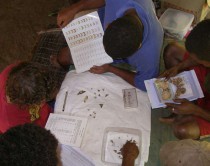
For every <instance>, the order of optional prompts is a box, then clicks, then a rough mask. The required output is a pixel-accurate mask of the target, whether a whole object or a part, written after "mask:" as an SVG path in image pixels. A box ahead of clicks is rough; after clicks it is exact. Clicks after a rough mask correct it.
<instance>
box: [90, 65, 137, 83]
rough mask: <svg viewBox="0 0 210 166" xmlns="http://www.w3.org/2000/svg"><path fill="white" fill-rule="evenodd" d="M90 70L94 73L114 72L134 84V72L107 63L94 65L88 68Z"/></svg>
mask: <svg viewBox="0 0 210 166" xmlns="http://www.w3.org/2000/svg"><path fill="white" fill-rule="evenodd" d="M90 72H91V73H95V74H102V73H106V72H111V73H114V74H115V75H117V76H119V77H121V78H122V79H124V80H125V81H127V82H128V83H129V84H131V85H133V86H135V85H134V77H135V73H134V72H130V71H127V70H123V69H119V68H117V67H114V66H111V65H109V64H105V65H102V66H94V67H92V68H91V69H90Z"/></svg>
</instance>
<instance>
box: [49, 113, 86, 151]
mask: <svg viewBox="0 0 210 166" xmlns="http://www.w3.org/2000/svg"><path fill="white" fill-rule="evenodd" d="M86 124H87V118H82V117H76V116H69V115H63V114H53V113H51V114H50V116H49V118H48V120H47V123H46V126H45V128H46V129H48V130H50V131H51V133H52V134H54V135H55V137H56V138H57V139H58V141H59V142H60V143H61V144H64V145H71V146H76V147H80V145H81V142H82V138H83V136H84V133H85V128H86Z"/></svg>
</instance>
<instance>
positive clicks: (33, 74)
mask: <svg viewBox="0 0 210 166" xmlns="http://www.w3.org/2000/svg"><path fill="white" fill-rule="evenodd" d="M51 77H52V76H50V73H49V72H45V71H43V69H42V68H41V67H40V66H39V65H38V64H33V63H29V62H25V63H18V64H12V65H10V66H8V67H7V68H6V69H5V70H4V71H3V72H2V73H1V74H0V90H1V92H0V132H5V131H6V130H8V129H9V128H10V127H12V126H15V125H18V124H24V123H31V122H32V123H36V124H38V125H40V126H42V127H44V126H45V123H46V121H47V118H48V116H49V113H50V112H51V111H52V109H51V108H50V106H49V105H48V104H47V103H46V101H48V100H50V99H51V97H52V95H53V93H54V92H55V91H56V86H57V85H56V82H55V81H53V78H51Z"/></svg>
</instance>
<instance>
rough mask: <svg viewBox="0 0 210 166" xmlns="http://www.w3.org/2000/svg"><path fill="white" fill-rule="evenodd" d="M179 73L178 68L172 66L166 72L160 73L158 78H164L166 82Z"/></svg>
mask: <svg viewBox="0 0 210 166" xmlns="http://www.w3.org/2000/svg"><path fill="white" fill-rule="evenodd" d="M178 73H179V66H174V67H172V68H170V69H168V70H165V71H164V72H163V73H161V74H160V75H159V76H158V78H162V77H166V80H168V79H169V78H170V77H174V76H176V75H177V74H178Z"/></svg>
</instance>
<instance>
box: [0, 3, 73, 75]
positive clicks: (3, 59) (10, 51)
mask: <svg viewBox="0 0 210 166" xmlns="http://www.w3.org/2000/svg"><path fill="white" fill-rule="evenodd" d="M70 2H71V1H70ZM68 4H69V1H68V0H51V1H48V0H36V1H34V0H27V1H23V0H7V1H0V71H2V70H3V69H4V68H5V67H6V66H7V65H8V64H10V63H13V62H15V61H17V60H30V59H31V57H32V50H33V48H34V46H35V43H36V40H37V38H38V34H37V32H39V31H41V30H46V29H47V28H48V27H49V26H50V25H56V17H49V16H48V14H49V13H51V12H52V11H54V10H57V9H60V8H61V7H63V6H66V5H68Z"/></svg>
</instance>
